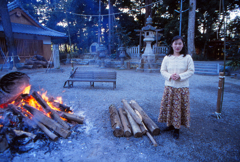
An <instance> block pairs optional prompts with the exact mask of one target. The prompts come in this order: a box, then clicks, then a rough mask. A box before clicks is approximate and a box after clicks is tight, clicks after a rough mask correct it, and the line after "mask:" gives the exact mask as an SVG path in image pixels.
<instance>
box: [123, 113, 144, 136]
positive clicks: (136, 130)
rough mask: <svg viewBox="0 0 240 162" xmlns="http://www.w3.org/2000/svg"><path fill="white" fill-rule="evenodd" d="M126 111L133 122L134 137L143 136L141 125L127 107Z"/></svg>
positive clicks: (130, 121) (129, 119)
mask: <svg viewBox="0 0 240 162" xmlns="http://www.w3.org/2000/svg"><path fill="white" fill-rule="evenodd" d="M125 111H126V113H127V117H128V121H129V123H130V124H131V127H132V131H133V135H134V137H142V135H143V134H142V131H141V129H140V127H139V125H138V124H137V123H136V122H135V120H134V119H133V117H132V116H131V115H130V113H129V112H128V110H127V109H125Z"/></svg>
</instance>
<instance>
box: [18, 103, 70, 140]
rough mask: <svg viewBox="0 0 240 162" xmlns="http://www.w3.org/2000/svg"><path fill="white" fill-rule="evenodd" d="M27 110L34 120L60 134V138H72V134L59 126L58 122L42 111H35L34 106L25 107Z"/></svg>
mask: <svg viewBox="0 0 240 162" xmlns="http://www.w3.org/2000/svg"><path fill="white" fill-rule="evenodd" d="M23 107H24V108H25V109H27V110H28V111H30V112H31V113H32V114H33V116H34V117H33V119H34V120H36V121H38V122H41V123H42V124H44V125H46V126H47V127H49V128H51V129H53V130H54V131H55V132H56V133H58V134H59V135H60V136H62V137H64V138H67V137H69V136H70V134H71V132H70V131H68V130H66V129H65V128H63V127H62V126H61V125H60V124H58V123H57V122H56V121H54V120H52V119H51V118H49V117H47V116H45V115H44V114H43V113H42V112H41V111H39V110H37V109H35V108H34V107H32V106H29V105H24V106H23Z"/></svg>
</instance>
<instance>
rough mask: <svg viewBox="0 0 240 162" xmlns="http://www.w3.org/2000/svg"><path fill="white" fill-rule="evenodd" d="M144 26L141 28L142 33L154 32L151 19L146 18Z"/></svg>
mask: <svg viewBox="0 0 240 162" xmlns="http://www.w3.org/2000/svg"><path fill="white" fill-rule="evenodd" d="M146 24H147V25H146V26H144V27H143V28H142V31H155V30H156V28H155V27H153V26H152V18H151V17H150V16H149V17H148V18H147V22H146Z"/></svg>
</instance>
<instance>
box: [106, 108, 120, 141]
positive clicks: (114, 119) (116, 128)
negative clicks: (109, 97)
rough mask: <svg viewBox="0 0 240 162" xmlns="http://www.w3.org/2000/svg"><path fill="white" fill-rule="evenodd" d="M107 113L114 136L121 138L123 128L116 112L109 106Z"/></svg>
mask: <svg viewBox="0 0 240 162" xmlns="http://www.w3.org/2000/svg"><path fill="white" fill-rule="evenodd" d="M109 113H110V118H111V124H112V129H113V134H114V136H116V137H122V136H123V134H124V132H123V126H122V123H121V120H120V118H119V114H118V111H117V109H116V107H115V106H114V105H110V106H109Z"/></svg>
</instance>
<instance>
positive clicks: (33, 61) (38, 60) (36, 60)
mask: <svg viewBox="0 0 240 162" xmlns="http://www.w3.org/2000/svg"><path fill="white" fill-rule="evenodd" d="M47 65H48V61H47V60H46V59H45V58H44V57H43V56H41V55H35V56H33V57H31V58H30V59H26V60H25V62H24V65H23V68H26V69H36V68H46V67H47Z"/></svg>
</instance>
